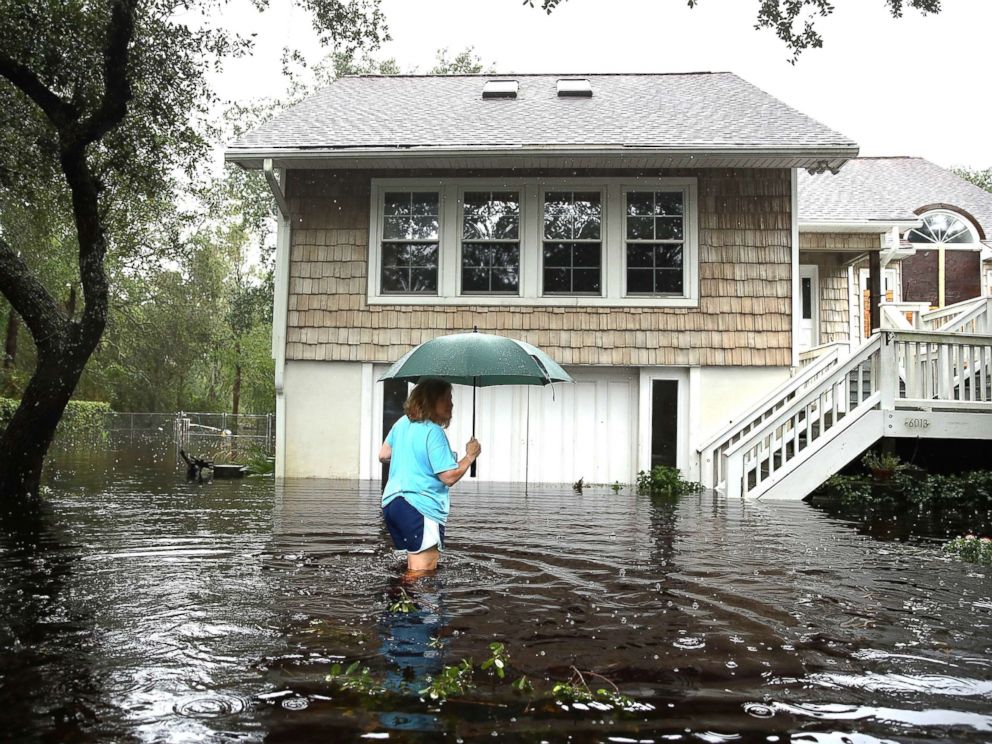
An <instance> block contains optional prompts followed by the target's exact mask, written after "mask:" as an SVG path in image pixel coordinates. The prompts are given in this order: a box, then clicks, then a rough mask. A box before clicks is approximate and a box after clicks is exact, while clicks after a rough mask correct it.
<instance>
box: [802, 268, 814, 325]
mask: <svg viewBox="0 0 992 744" xmlns="http://www.w3.org/2000/svg"><path fill="white" fill-rule="evenodd" d="M802 305H803V320H811V319H812V318H813V280H812V279H810V278H809V277H808V276H804V277H803V278H802Z"/></svg>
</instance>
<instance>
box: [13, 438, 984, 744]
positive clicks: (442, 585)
mask: <svg viewBox="0 0 992 744" xmlns="http://www.w3.org/2000/svg"><path fill="white" fill-rule="evenodd" d="M55 463H56V464H55V467H54V468H53V469H52V472H51V474H50V478H49V481H48V482H49V487H50V489H51V490H50V492H49V494H48V496H47V508H45V509H43V510H41V513H40V514H39V515H38V516H37V518H36V519H34V520H25V521H24V522H23V523H17V524H13V525H7V528H6V529H7V532H6V533H5V534H4V536H3V538H2V542H0V738H4V739H7V740H13V741H18V740H20V741H43V740H47V741H94V740H100V741H163V742H165V741H168V742H186V741H205V742H212V741H248V742H251V741H262V740H266V741H277V742H282V741H286V742H290V741H293V742H296V741H299V742H308V741H322V742H337V741H377V740H386V741H393V742H434V741H451V742H457V741H481V740H486V741H493V740H495V741H526V742H540V741H548V742H557V741H575V742H585V741H596V742H633V741H643V742H647V741H654V742H663V741H682V742H730V741H767V742H788V741H796V742H838V743H839V742H856V743H860V742H882V741H886V742H887V741H898V742H916V741H954V742H984V741H989V740H992V627H990V626H992V577H990V576H989V575H988V574H989V569H987V568H984V569H983V568H981V567H977V566H975V565H971V564H967V563H961V562H959V561H957V560H955V559H953V558H949V557H947V556H945V555H944V554H942V553H941V551H940V544H941V540H940V539H938V538H937V537H936V536H928V535H926V534H922V535H915V536H913V537H909V538H908V539H906V536H907V535H908V534H911V533H912V530H911V529H903V530H889V531H888V532H886V533H885V536H884V538H879V537H878V536H874V533H875V531H873V530H869V529H865V527H864V525H862V524H860V523H858V522H855V521H853V520H852V519H850V518H846V517H844V516H843V515H840V514H838V513H836V512H828V511H825V510H823V509H818V508H814V507H811V506H810V505H808V504H804V503H774V504H760V503H759V504H742V503H739V502H727V501H724V500H722V499H720V498H718V497H715V496H714V495H713V494H709V493H706V494H702V495H693V496H688V497H683V498H681V499H679V500H675V501H672V500H666V499H655V500H652V499H650V498H645V497H640V496H635V495H633V494H631V493H629V492H628V491H623V492H621V493H620V494H614V493H613V492H612V491H610V490H609V489H595V488H593V489H587V490H586V491H585V492H584V493H583V494H581V495H580V494H575V493H573V492H572V491H571V489H570V488H567V487H564V488H547V487H531V488H530V489H528V490H527V491H526V492H525V490H524V489H523V488H522V487H520V486H517V485H498V484H495V485H494V484H485V485H475V484H466V485H461V486H459V487H456V488H455V489H454V490H453V508H452V518H451V521H450V523H449V528H448V545H447V550H446V552H445V555H444V557H443V559H442V568H441V570H439V571H438V572H437V574H436V575H435V576H433V577H430V578H425V579H421V580H419V581H417V582H415V583H413V584H411V585H409V586H406V587H405V591H407V592H408V594H409V596H410V598H411V599H412V600H413V602H414V604H415V609H414V610H413V611H412V612H409V613H403V612H398V611H393V612H391V611H390V609H389V608H390V606H391V605H392V604H393V603H394V602H396V601H397V599H399V598H401V596H402V594H401V587H403V586H404V585H402V584H401V581H400V579H401V574H402V571H401V566H402V560H401V558H400V557H399V555H398V554H396V553H394V552H393V550H392V549H391V548H390V546H389V545H388V537H387V535H386V533H385V530H384V528H383V527H382V525H381V520H380V516H379V511H378V497H379V494H378V489H377V487H376V484H374V483H366V482H352V481H290V482H286V483H284V484H279V485H277V484H274V483H273V482H272V481H271V480H266V479H247V480H244V481H229V482H221V481H218V482H214V483H212V484H207V485H202V486H200V485H190V484H187V483H185V482H184V481H183V479H182V474H181V473H180V472H179V471H178V470H176V469H175V468H174V466H173V461H172V454H171V452H170V451H169V450H168V448H166V447H162V448H160V449H158V450H156V449H155V448H154V447H146V448H141V449H140V450H138V451H134V450H123V449H122V450H117V451H106V450H100V451H98V452H97V453H96V454H94V453H93V452H92V451H88V452H86V453H80V452H61V453H59V454H58V455H57V459H56V461H55ZM891 534H898V536H899V537H900V538H901V539H891ZM496 641H498V642H501V643H503V644H505V647H506V649H507V651H508V652H509V654H510V659H509V667H508V674H507V678H506V680H505V681H503V682H499V681H498V680H497V679H496V678H492V679H490V678H489V677H487V676H486V675H485V674H484V673H477V674H476V676H475V679H476V685H477V686H476V687H475V688H474V689H472V690H469V691H467V692H465V693H464V694H462V695H459V696H457V699H452V700H449V701H447V702H446V703H444V704H443V705H439V704H438V703H437V702H433V701H431V700H429V699H428V698H425V696H423V695H422V694H420V693H419V692H418V691H419V690H420V689H423V688H424V687H425V686H426V678H427V677H428V676H431V675H436V674H438V673H439V671H440V670H441V668H442V667H443V666H445V665H451V664H455V663H457V662H459V661H460V660H462V659H464V658H469V657H471V658H472V659H474V661H475V663H476V664H477V665H478V663H479V662H481V661H482V660H484V659H485V658H486V657H487V656H488V655H489V650H488V646H489V644H490V643H492V642H496ZM355 660H360V661H361V662H362V664H363V665H365V666H367V667H368V668H369V671H370V675H371V677H372V678H373V679H374V680H375V681H376V683H377V684H379V685H381V686H382V687H384V688H385V692H383V693H381V694H378V695H375V696H369V695H365V694H362V693H361V692H353V691H343V690H341V689H340V687H339V686H337V685H335V684H332V683H329V682H327V681H326V679H325V678H326V676H327V674H328V673H329V671H330V669H331V667H332V665H333V664H335V663H345V664H348V663H350V662H352V661H355ZM574 669H578V670H580V671H582V672H584V676H585V677H586V678H587V680H588V682H589V684H590V687H592V688H593V689H596V688H598V687H606V686H608V685H609V684H610V683H612V684H615V685H616V686H617V687H618V688H619V689H620V691H621V692H622V693H623V694H625V695H627V696H629V698H630V699H631V700H632V701H634V703H635V705H633V706H631V709H629V710H624V709H622V708H619V707H615V706H614V707H605V706H598V707H597V706H588V705H586V706H582V705H580V706H575V705H561V704H558V703H556V702H555V701H554V700H553V699H552V698H551V697H550V695H549V693H550V690H551V688H552V685H553V684H554V683H555V682H556V681H562V680H567V679H568V678H570V677H571V676H572V675H573V674H574V671H573V670H574ZM521 675H526V676H527V677H528V678H529V679H530V680H531V681H532V683H533V685H534V691H533V693H532V694H530V695H529V696H521V695H519V694H517V693H515V692H514V691H513V690H512V688H511V687H510V684H509V682H510V681H511V680H515V679H517V678H519V677H520V676H521ZM596 675H601V676H596ZM605 680H609V682H607V681H605Z"/></svg>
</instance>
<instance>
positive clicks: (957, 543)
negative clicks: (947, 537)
mask: <svg viewBox="0 0 992 744" xmlns="http://www.w3.org/2000/svg"><path fill="white" fill-rule="evenodd" d="M944 552H945V553H951V554H952V555H956V556H957V557H958V558H961V559H962V560H965V561H971V562H972V563H981V564H984V565H986V566H989V565H992V538H988V537H975V536H974V535H965V536H964V537H958V538H955V539H954V540H951V541H950V542H948V543H947V544H946V545H944Z"/></svg>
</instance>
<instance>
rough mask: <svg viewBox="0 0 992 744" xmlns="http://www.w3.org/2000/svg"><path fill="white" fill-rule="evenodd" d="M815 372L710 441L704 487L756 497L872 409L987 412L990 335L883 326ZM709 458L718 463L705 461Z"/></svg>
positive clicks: (991, 404) (991, 384)
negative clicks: (732, 431)
mask: <svg viewBox="0 0 992 744" xmlns="http://www.w3.org/2000/svg"><path fill="white" fill-rule="evenodd" d="M812 368H813V367H812V366H811V367H810V368H808V369H812ZM818 372H819V374H817V375H816V378H815V379H807V380H806V384H805V385H802V386H801V387H799V388H798V389H796V390H793V392H792V395H791V396H790V398H789V399H788V400H787V401H783V405H780V406H777V407H775V408H774V409H771V407H770V406H769V409H770V410H772V411H773V412H772V414H771V415H768V416H765V417H764V418H762V419H760V420H755V421H753V422H752V425H751V426H749V427H748V428H747V430H746V431H739V432H738V433H737V434H736V435H735V436H733V437H732V438H731V439H728V438H727V437H723V438H718V439H715V440H713V441H712V442H710V443H708V444H707V447H709V448H711V449H709V450H708V451H706V452H703V466H704V467H703V471H704V473H706V471H709V473H712V476H711V477H712V479H713V482H712V484H707V485H711V486H713V487H716V488H717V489H720V490H722V491H723V492H724V493H725V494H726V495H727V496H730V497H738V498H739V497H742V496H743V497H746V498H758V497H760V496H762V495H763V494H765V493H766V492H767V491H768V490H769V489H771V488H772V487H773V486H774V485H775V484H776V483H777V482H779V481H781V480H782V479H783V478H785V477H786V476H787V475H789V474H790V473H791V472H793V471H794V470H795V469H796V468H798V467H799V466H800V465H802V463H803V462H805V461H806V460H808V459H809V458H811V457H812V456H813V455H815V454H816V452H818V451H820V450H821V449H822V448H823V447H824V446H825V445H826V444H827V443H828V442H830V441H832V440H834V439H836V438H837V437H839V436H840V435H841V434H842V433H843V432H844V430H845V429H847V428H848V427H850V426H852V425H853V424H854V423H856V422H857V421H858V420H859V419H860V418H861V417H862V416H863V415H864V414H866V413H867V412H869V411H872V410H876V409H880V410H883V411H886V410H887V411H893V410H897V409H904V410H905V409H911V410H927V411H953V412H965V413H975V414H981V415H992V374H990V372H992V336H990V335H988V334H964V333H960V332H950V333H933V332H928V331H883V332H882V333H881V334H875V335H874V336H873V337H872V338H871V339H870V340H869V341H868V342H867V343H866V344H865V345H864V346H862V347H861V348H859V349H858V350H857V351H855V352H854V353H853V354H851V355H850V356H849V357H847V358H846V359H841V360H836V359H834V361H833V363H832V364H830V365H825V366H824V367H822V368H820V369H819V370H818ZM987 420H988V419H986V421H987ZM728 433H729V432H728ZM881 435H882V432H881V431H879V436H881ZM707 457H709V458H717V459H718V460H719V462H718V463H714V464H712V465H710V464H708V463H707V459H706V458H707ZM842 464H843V463H838V467H839V466H840V465H842Z"/></svg>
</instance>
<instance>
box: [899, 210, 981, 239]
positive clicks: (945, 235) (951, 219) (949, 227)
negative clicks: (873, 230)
mask: <svg viewBox="0 0 992 744" xmlns="http://www.w3.org/2000/svg"><path fill="white" fill-rule="evenodd" d="M906 239H907V240H909V242H910V243H924V244H931V245H945V244H961V243H977V242H978V236H977V235H976V234H975V230H974V228H972V226H971V225H969V224H968V222H967V221H966V220H965V219H964V218H963V217H961V216H959V215H957V214H955V213H954V212H946V211H943V210H940V211H935V212H927V214H925V215H923V227H918V228H916V229H914V230H910V231H909V232H908V233H907V234H906Z"/></svg>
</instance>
